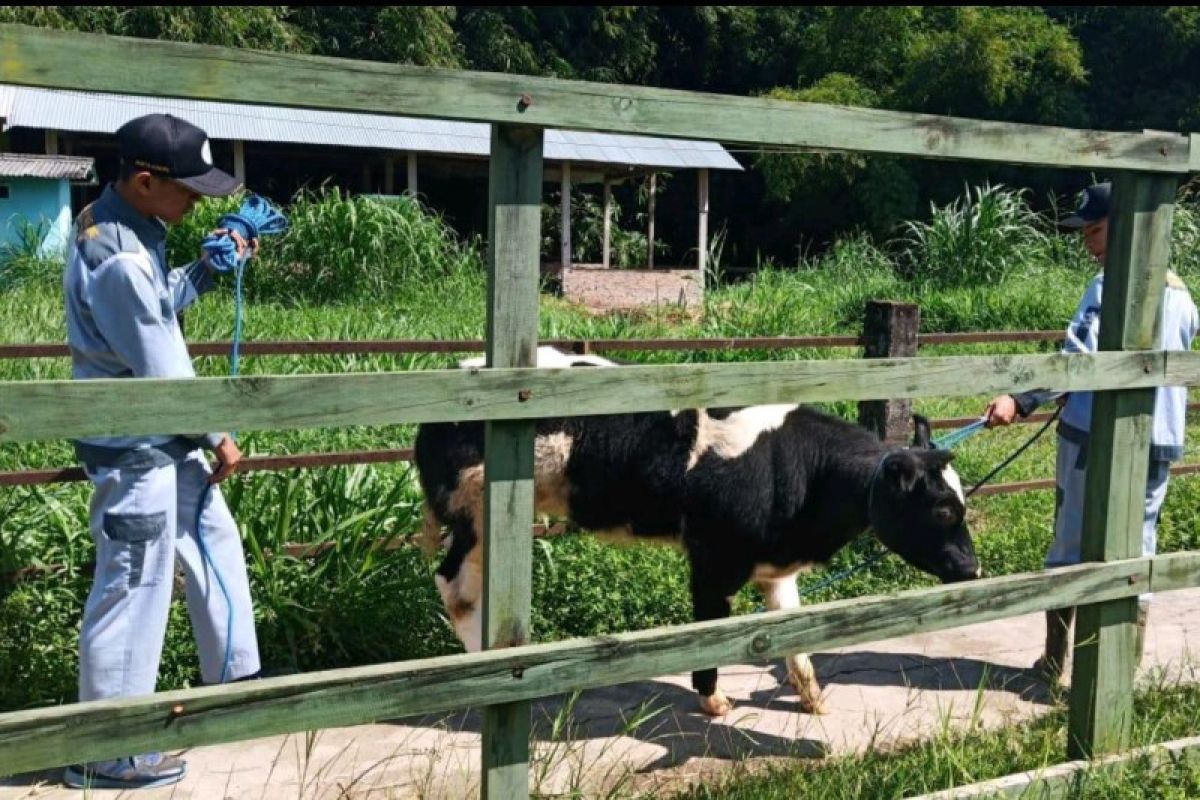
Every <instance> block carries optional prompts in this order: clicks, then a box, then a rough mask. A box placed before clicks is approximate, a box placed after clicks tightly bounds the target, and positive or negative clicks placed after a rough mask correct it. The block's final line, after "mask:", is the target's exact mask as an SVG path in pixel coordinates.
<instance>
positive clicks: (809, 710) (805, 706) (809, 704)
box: [800, 696, 829, 716]
mask: <svg viewBox="0 0 1200 800" xmlns="http://www.w3.org/2000/svg"><path fill="white" fill-rule="evenodd" d="M800 711H801V712H802V713H804V714H816V715H818V716H820V715H822V714H828V713H829V712H828V710H827V709H826V708H825V703H824V702H823V701H822V700H821V698H820V697H804V696H801V697H800Z"/></svg>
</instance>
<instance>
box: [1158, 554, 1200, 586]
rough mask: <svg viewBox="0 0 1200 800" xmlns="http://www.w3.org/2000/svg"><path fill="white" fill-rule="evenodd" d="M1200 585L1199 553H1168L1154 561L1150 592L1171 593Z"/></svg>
mask: <svg viewBox="0 0 1200 800" xmlns="http://www.w3.org/2000/svg"><path fill="white" fill-rule="evenodd" d="M1197 585H1200V553H1196V552H1190V553H1168V554H1166V555H1161V556H1158V557H1157V558H1155V559H1154V567H1153V569H1152V570H1151V574H1150V589H1149V591H1152V592H1171V591H1175V590H1176V589H1186V588H1188V587H1190V586H1197Z"/></svg>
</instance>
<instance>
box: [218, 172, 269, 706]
mask: <svg viewBox="0 0 1200 800" xmlns="http://www.w3.org/2000/svg"><path fill="white" fill-rule="evenodd" d="M217 227H218V228H224V229H225V230H227V231H236V232H237V233H238V234H240V235H241V237H242V238H243V239H245V240H246V242H249V241H250V240H252V239H257V238H259V237H260V236H265V235H274V234H278V233H283V232H284V231H286V230H287V228H288V221H287V217H285V216H284V215H283V214H282V213H281V212H280V211H279V210H278V209H276V208H275V207H273V206H272V205H271V204H270V203H268V202H267V201H266V200H264V199H263V198H262V197H259V196H258V195H256V194H252V195H250V196H249V197H247V198H246V199H245V201H243V202H242V207H241V208H240V209H238V210H237V212H236V213H232V214H225V215H224V216H222V217H221V219H220V221H219V222H218V223H217ZM200 246H201V248H202V249H203V250H204V252H205V253H206V254H207V256H208V263H209V265H210V266H212V268H213V269H215V270H217V271H218V272H232V273H233V275H234V304H233V347H232V349H231V350H230V353H229V372H230V375H232V376H233V377H237V375H238V370H239V367H240V363H241V347H242V323H243V318H244V314H243V310H242V307H243V299H242V279H243V277H244V275H245V272H246V262H247V261H249V260H250V251H249V250H247V251H246V252H245V253H243V254H242V257H241V258H238V254H237V243H236V242H235V241H234V239H233V236H232V235H230V234H229V233H223V234H219V235H218V234H210V235H208V236H207V237H205V239H204V241H203V242H202V243H201V245H200ZM231 435H232V436H233V437H234V438H235V439H236V438H237V433H236V432H235V433H232V434H231ZM212 488H213V484H211V483H208V484H205V486H204V491H203V492H202V493H201V494H200V505H199V507H198V508H197V509H196V542H197V543H198V544H199V546H200V557H201V559H202V560H203V561H204V563H205V564H206V565H207V566H208V568H209V569H210V570H212V574H213V576H214V577H215V578H216V579H217V585H218V586H219V587H220V589H221V594H222V595H223V596H224V597H225V608H226V609H227V611H228V614H229V616H228V619H227V621H226V624H225V659H224V661H223V662H222V665H221V680H220V682H221V683H225V681H226V680H228V678H229V670H230V667H231V662H232V660H233V600H232V598H231V597H230V595H229V589H228V588H227V587H226V586H225V579H224V578H223V577H222V576H221V572H220V570H218V569H217V565H216V562H215V561H213V559H212V555H211V554H210V553H209V552H208V546H207V545H206V544H205V543H204V529H203V527H202V526H201V524H200V518H201V516H203V514H204V507H205V506H206V505H208V499H209V497H210V496H211V495H212Z"/></svg>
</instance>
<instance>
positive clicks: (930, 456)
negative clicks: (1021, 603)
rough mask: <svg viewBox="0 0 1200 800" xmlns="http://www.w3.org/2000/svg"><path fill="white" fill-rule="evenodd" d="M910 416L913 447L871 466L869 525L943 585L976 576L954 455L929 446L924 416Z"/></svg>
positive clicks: (913, 563) (891, 548)
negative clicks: (875, 467)
mask: <svg viewBox="0 0 1200 800" xmlns="http://www.w3.org/2000/svg"><path fill="white" fill-rule="evenodd" d="M913 419H914V422H915V423H916V435H915V436H914V438H913V446H912V447H911V448H907V449H904V450H897V451H893V452H891V453H888V454H887V455H886V456H884V457H883V459H882V460H881V461H880V463H879V465H878V467H877V469H876V470H875V475H874V478H873V482H872V486H871V488H870V490H869V491H870V498H869V505H870V516H871V526H872V528H874V530H875V535H876V537H878V539H879V541H881V542H883V544H884V546H885V547H887V548H888V549H889V550H891V551H892V552H894V553H896V554H897V555H899V556H900V557H901V558H903V559H904V560H905V561H907V562H908V563H910V564H912V565H913V566H914V567H917V568H918V569H920V570H923V571H925V572H928V573H929V574H930V575H933V576H935V577H937V578H939V579H941V581H942V582H943V583H953V582H955V581H964V580H970V579H971V578H977V577H979V575H980V568H979V560H978V559H977V558H976V557H975V545H974V544H973V543H972V542H971V533H970V531H968V530H967V520H966V513H967V507H966V498H965V497H964V496H963V490H962V482H961V481H960V480H959V478H958V473H957V472H955V471H954V467H952V466H950V462H951V461H952V460H953V459H954V454H953V453H951V452H949V451H947V450H938V449H936V448H935V447H934V446H933V444H932V443H931V441H930V437H929V421H928V420H926V419H925V418H924V417H920V416H916V417H914V418H913Z"/></svg>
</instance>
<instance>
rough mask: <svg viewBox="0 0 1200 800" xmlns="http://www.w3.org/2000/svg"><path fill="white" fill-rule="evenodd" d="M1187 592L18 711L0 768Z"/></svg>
mask: <svg viewBox="0 0 1200 800" xmlns="http://www.w3.org/2000/svg"><path fill="white" fill-rule="evenodd" d="M1197 585H1200V554H1198V553H1178V554H1171V555H1162V556H1156V557H1148V558H1137V559H1129V560H1125V561H1113V562H1108V563H1103V564H1099V563H1094V564H1085V565H1080V566H1075V567H1064V568H1060V569H1052V570H1045V571H1042V572H1038V573H1029V574H1022V575H1010V576H1005V577H1001V578H988V579H982V580H978V581H972V582H968V583H958V584H953V585H949V586H940V587H937V588H932V589H919V590H915V591H908V592H904V593H897V594H889V595H879V596H872V597H865V598H856V599H854V600H840V601H835V602H832V603H823V604H820V605H814V606H806V607H804V608H801V609H797V610H790V611H773V612H766V613H761V614H751V615H747V616H742V617H735V618H730V619H723V620H717V621H712V622H699V623H691V624H688V625H680V626H674V627H666V628H656V629H653V630H647V631H638V632H634V633H621V634H613V635H609V636H598V637H592V638H588V639H574V640H570V641H564V642H556V643H552V644H540V645H532V646H525V647H519V648H512V649H500V650H490V651H486V652H482V653H473V654H465V655H453V656H443V657H438V658H431V659H423V660H420V661H415V662H407V663H403V662H402V663H397V664H384V665H378V666H370V667H353V668H349V669H340V670H330V671H325V672H314V673H309V674H306V675H298V676H289V677H284V678H269V679H264V680H261V681H254V682H249V683H236V684H226V685H222V686H212V687H205V688H200V689H189V690H182V691H174V692H164V693H160V694H155V695H149V696H144V697H137V698H126V699H119V700H115V699H114V700H101V701H94V702H88V703H80V704H76V705H69V706H58V707H54V708H46V709H39V710H32V711H18V712H14V713H10V714H5V715H3V716H0V753H3V755H4V767H5V769H6V770H8V771H11V772H26V771H32V770H37V769H43V768H47V767H53V766H59V765H61V764H69V763H75V762H78V761H86V760H98V759H103V758H111V757H116V756H120V755H122V754H127V753H136V752H144V751H147V750H153V749H158V750H173V749H178V748H183V747H190V746H194V745H207V744H218V743H221V742H231V741H240V740H244V739H250V738H255V737H259V736H269V735H274V734H281V733H290V732H293V731H296V730H316V729H320V728H330V727H337V726H344V725H357V724H364V723H369V722H376V721H380V720H388V719H398V718H401V717H406V716H413V715H418V714H428V713H437V712H446V711H452V710H459V709H462V708H465V707H468V706H486V705H494V704H496V703H508V702H515V701H522V700H533V699H536V698H540V697H549V696H552V695H556V694H560V693H563V692H571V691H575V690H579V689H590V688H594V687H600V686H609V685H613V684H618V683H624V682H627V681H632V680H641V679H648V678H654V677H658V676H660V675H667V674H672V673H677V672H682V671H686V670H692V669H702V668H706V667H714V666H723V665H728V664H735V663H763V662H765V661H767V660H769V659H773V658H778V657H780V656H783V655H786V654H789V653H796V652H810V653H811V652H817V651H821V650H825V649H829V648H833V647H845V646H849V645H854V644H860V643H864V642H873V641H879V640H881V639H887V638H891V637H894V636H903V635H906V634H910V633H914V632H917V631H920V632H930V631H936V630H944V629H946V628H954V627H958V626H961V625H968V624H973V623H979V622H989V621H991V620H996V619H1003V618H1005V617H1011V616H1016V615H1019V614H1027V613H1031V612H1035V611H1042V610H1045V609H1048V608H1059V607H1065V606H1073V605H1077V604H1080V603H1096V602H1102V601H1106V600H1115V599H1119V598H1127V597H1134V596H1136V595H1137V594H1139V593H1142V592H1148V591H1156V592H1163V591H1171V590H1175V589H1186V588H1191V587H1194V586H1197Z"/></svg>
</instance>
